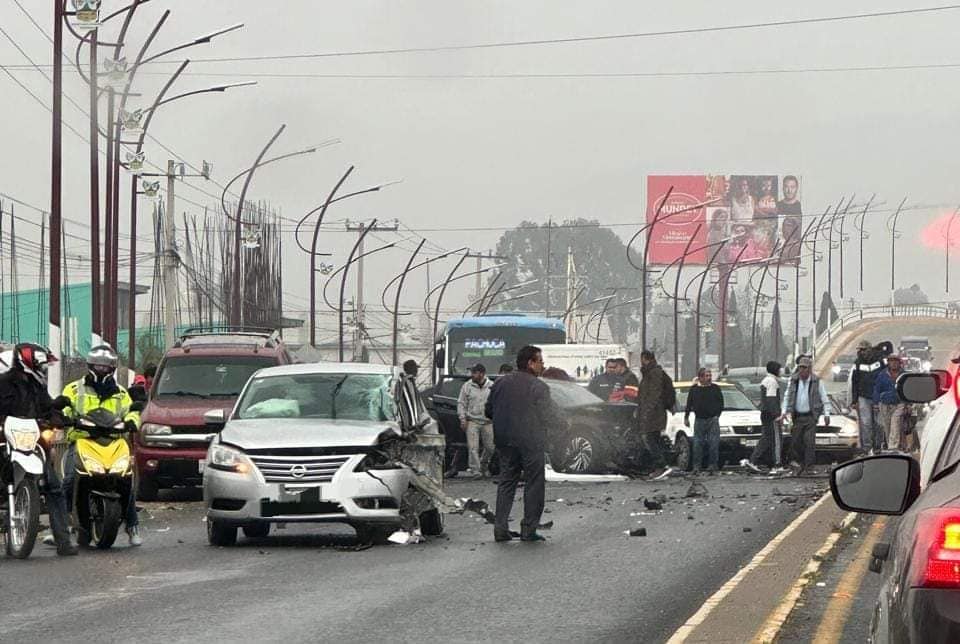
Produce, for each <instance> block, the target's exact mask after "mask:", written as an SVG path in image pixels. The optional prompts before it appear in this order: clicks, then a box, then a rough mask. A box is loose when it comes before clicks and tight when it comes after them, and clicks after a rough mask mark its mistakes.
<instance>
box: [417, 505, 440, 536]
mask: <svg viewBox="0 0 960 644" xmlns="http://www.w3.org/2000/svg"><path fill="white" fill-rule="evenodd" d="M420 532H421V533H423V534H424V535H425V536H428V537H439V536H440V535H442V534H443V513H442V512H441V511H440V510H438V509H436V508H434V509H433V510H427V511H426V512H424V513H422V514H421V515H420Z"/></svg>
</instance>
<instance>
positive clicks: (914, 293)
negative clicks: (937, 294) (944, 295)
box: [893, 284, 930, 305]
mask: <svg viewBox="0 0 960 644" xmlns="http://www.w3.org/2000/svg"><path fill="white" fill-rule="evenodd" d="M929 301H930V300H929V299H927V294H926V293H924V292H923V291H922V290H920V286H919V285H918V284H914V285H913V286H911V287H910V288H898V289H897V290H896V291H894V292H893V303H894V304H895V305H900V304H907V305H909V304H927V303H929Z"/></svg>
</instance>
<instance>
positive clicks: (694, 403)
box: [683, 367, 723, 475]
mask: <svg viewBox="0 0 960 644" xmlns="http://www.w3.org/2000/svg"><path fill="white" fill-rule="evenodd" d="M690 412H693V414H694V416H695V419H694V421H693V468H692V469H693V473H694V475H697V474H699V473H700V466H701V465H702V464H703V446H704V443H706V445H707V451H708V459H707V461H708V462H707V469H708V470H709V472H710V474H711V475H713V474H716V473H717V470H719V469H720V414H721V413H723V392H722V391H720V387H718V386H717V385H715V384H714V382H713V373H712V372H711V371H710V370H709V369H705V368H703V367H701V368H700V370H699V371H698V372H697V384H696V385H695V386H693V387H691V388H690V393H689V394H687V408H686V410H685V412H684V414H683V424H684V425H686V426H687V427H690Z"/></svg>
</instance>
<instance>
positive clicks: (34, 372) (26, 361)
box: [13, 342, 57, 387]
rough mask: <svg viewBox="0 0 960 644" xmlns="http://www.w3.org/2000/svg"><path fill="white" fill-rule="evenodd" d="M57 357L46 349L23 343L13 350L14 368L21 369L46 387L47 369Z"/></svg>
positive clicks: (37, 345)
mask: <svg viewBox="0 0 960 644" xmlns="http://www.w3.org/2000/svg"><path fill="white" fill-rule="evenodd" d="M56 361H57V357H56V356H55V355H53V354H52V353H50V350H49V349H47V348H46V347H42V346H40V345H39V344H33V343H30V342H22V343H20V344H18V345H17V346H15V347H14V348H13V368H14V369H20V370H21V371H23V372H24V373H25V374H27V375H28V376H30V377H31V378H33V379H34V380H36V381H37V382H38V383H40V384H41V385H43V386H44V387H45V386H46V385H47V367H48V366H49V365H50V364H52V363H54V362H56Z"/></svg>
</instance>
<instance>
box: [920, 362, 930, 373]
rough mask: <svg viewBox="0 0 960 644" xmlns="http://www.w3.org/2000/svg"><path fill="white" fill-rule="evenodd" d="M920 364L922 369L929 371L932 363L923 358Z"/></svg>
mask: <svg viewBox="0 0 960 644" xmlns="http://www.w3.org/2000/svg"><path fill="white" fill-rule="evenodd" d="M920 366H921V367H923V370H924V371H930V369H931V368H933V363H932V362H930V361H929V360H924V361H923V362H922V363H920Z"/></svg>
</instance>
